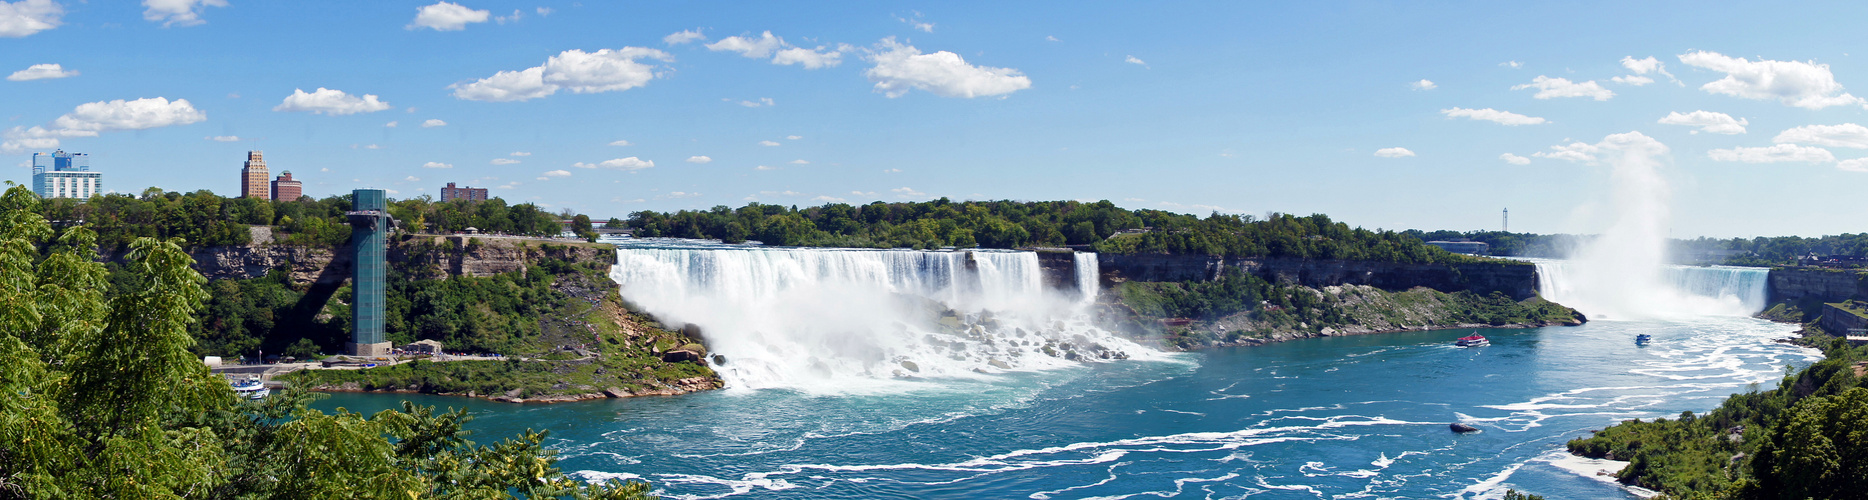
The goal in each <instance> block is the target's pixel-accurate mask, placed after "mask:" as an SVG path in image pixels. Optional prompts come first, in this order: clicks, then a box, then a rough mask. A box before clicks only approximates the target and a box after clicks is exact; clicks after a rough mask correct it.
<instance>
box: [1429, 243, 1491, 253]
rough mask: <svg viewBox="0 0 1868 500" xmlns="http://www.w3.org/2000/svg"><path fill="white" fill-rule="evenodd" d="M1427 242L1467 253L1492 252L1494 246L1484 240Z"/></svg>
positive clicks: (1456, 251)
mask: <svg viewBox="0 0 1868 500" xmlns="http://www.w3.org/2000/svg"><path fill="white" fill-rule="evenodd" d="M1427 244H1428V245H1433V246H1436V247H1440V249H1441V250H1446V251H1448V252H1453V253H1463V254H1466V255H1491V254H1492V246H1491V245H1487V244H1485V242H1483V241H1429V242H1427Z"/></svg>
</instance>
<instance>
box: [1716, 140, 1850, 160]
mask: <svg viewBox="0 0 1868 500" xmlns="http://www.w3.org/2000/svg"><path fill="white" fill-rule="evenodd" d="M1706 156H1708V157H1710V158H1712V160H1713V161H1736V162H1744V163H1781V162H1807V163H1828V162H1832V161H1836V156H1835V155H1834V154H1831V153H1830V152H1829V150H1827V149H1823V148H1818V147H1812V146H1798V145H1796V144H1778V145H1775V146H1765V147H1761V148H1745V147H1738V148H1732V149H1714V150H1711V151H1707V152H1706Z"/></svg>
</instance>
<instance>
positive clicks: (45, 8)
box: [0, 0, 65, 38]
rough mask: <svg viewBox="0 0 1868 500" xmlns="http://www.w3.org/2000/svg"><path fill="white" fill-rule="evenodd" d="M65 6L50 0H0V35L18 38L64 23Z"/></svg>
mask: <svg viewBox="0 0 1868 500" xmlns="http://www.w3.org/2000/svg"><path fill="white" fill-rule="evenodd" d="M63 15H65V8H64V7H60V6H59V5H58V4H57V3H54V2H52V0H20V1H17V2H3V1H0V37H6V38H20V37H25V36H29V35H32V34H33V33H38V32H41V31H45V30H49V29H52V28H57V27H58V25H60V24H65V23H63V22H60V21H59V20H58V18H59V16H63Z"/></svg>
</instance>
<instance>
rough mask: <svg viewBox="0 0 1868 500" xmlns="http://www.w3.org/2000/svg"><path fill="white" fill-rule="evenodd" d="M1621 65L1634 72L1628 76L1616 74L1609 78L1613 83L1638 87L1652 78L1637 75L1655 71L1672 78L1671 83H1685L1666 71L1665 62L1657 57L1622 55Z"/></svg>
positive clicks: (1649, 81)
mask: <svg viewBox="0 0 1868 500" xmlns="http://www.w3.org/2000/svg"><path fill="white" fill-rule="evenodd" d="M1622 67H1624V68H1628V71H1632V72H1634V74H1633V75H1628V76H1618V77H1615V78H1610V80H1613V81H1614V82H1615V83H1622V84H1628V85H1634V86H1636V87H1639V86H1642V85H1647V84H1650V83H1654V79H1653V78H1648V77H1645V76H1639V75H1646V74H1648V73H1657V74H1660V75H1662V76H1666V77H1667V79H1668V80H1673V83H1674V84H1676V85H1680V86H1685V85H1686V83H1684V82H1681V81H1680V79H1679V78H1674V76H1673V73H1668V72H1667V65H1666V63H1662V62H1660V60H1659V59H1655V58H1654V57H1653V56H1648V57H1647V58H1646V59H1635V58H1634V56H1625V57H1622Z"/></svg>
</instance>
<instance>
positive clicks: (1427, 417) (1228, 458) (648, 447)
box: [316, 316, 1817, 499]
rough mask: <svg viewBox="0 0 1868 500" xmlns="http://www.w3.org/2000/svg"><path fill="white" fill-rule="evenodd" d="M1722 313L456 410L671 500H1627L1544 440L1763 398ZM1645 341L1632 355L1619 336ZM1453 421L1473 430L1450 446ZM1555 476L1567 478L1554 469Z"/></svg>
mask: <svg viewBox="0 0 1868 500" xmlns="http://www.w3.org/2000/svg"><path fill="white" fill-rule="evenodd" d="M1791 330H1792V327H1790V326H1787V325H1779V324H1773V323H1769V322H1765V321H1761V320H1756V319H1750V318H1744V317H1720V316H1708V317H1699V318H1694V319H1691V320H1670V321H1595V322H1591V323H1589V324H1587V325H1584V326H1580V327H1551V328H1537V329H1521V330H1513V329H1499V330H1482V331H1480V333H1483V334H1484V335H1486V336H1487V337H1489V338H1491V339H1492V345H1490V346H1487V347H1478V348H1459V347H1454V346H1453V345H1452V340H1453V339H1454V338H1456V337H1460V336H1464V335H1468V334H1470V333H1472V331H1470V330H1459V331H1435V332H1409V333H1394V334H1380V335H1365V336H1353V337H1334V338H1317V339H1304V340H1297V341H1292V342H1285V343H1280V344H1273V345H1266V346H1259V347H1248V348H1226V349H1214V350H1207V351H1199V352H1192V353H1180V354H1171V355H1164V356H1159V357H1156V358H1154V359H1147V360H1124V361H1116V362H1098V363H1090V364H1079V365H1071V366H1066V367H1061V368H1055V367H1046V368H1042V369H1032V370H1026V371H1016V370H1015V371H1009V372H1006V373H1001V374H996V375H993V376H989V377H963V378H960V377H957V378H924V379H916V380H913V381H911V382H906V383H897V384H893V385H890V386H888V387H887V389H886V390H880V391H879V390H877V389H875V388H865V389H864V390H861V391H856V392H852V393H847V394H840V393H835V392H825V391H824V390H822V388H813V389H811V390H795V389H784V388H765V389H756V390H751V389H729V390H722V391H715V392H709V393H701V394H693V395H687V396H680V397H651V398H631V399H621V400H602V401H592V402H582V403H572V404H554V405H530V404H527V405H512V404H505V403H492V402H487V401H484V400H470V399H460V398H447V397H434V396H409V395H386V394H336V395H334V396H333V397H331V398H330V399H327V400H324V401H321V402H319V403H318V404H317V405H316V406H318V407H320V408H323V409H327V410H329V409H332V408H335V407H346V408H349V409H351V410H363V411H374V410H377V409H382V408H390V407H395V406H397V405H399V403H400V401H401V400H403V399H405V398H406V399H412V400H414V401H415V402H417V403H419V404H428V405H436V406H441V407H461V406H465V407H468V408H471V409H472V410H473V412H474V414H475V415H476V417H477V418H476V420H475V421H473V422H472V423H471V424H470V426H469V427H470V428H471V429H473V430H474V431H475V432H476V433H477V434H476V437H478V438H479V441H481V442H483V443H484V442H490V441H493V440H495V439H498V438H501V437H503V436H509V435H512V434H514V433H516V432H518V431H520V430H523V429H526V428H535V429H549V430H550V431H551V445H552V446H553V447H554V448H556V449H558V450H560V452H561V457H562V458H563V461H562V462H561V463H560V466H561V467H563V468H564V470H566V471H573V472H574V473H575V474H577V475H579V476H581V477H585V478H589V479H602V478H641V479H645V480H648V481H651V482H653V483H654V485H655V487H656V492H657V493H658V494H661V495H666V496H669V497H673V498H1034V499H1046V498H1137V497H1139V498H1243V497H1247V496H1251V497H1257V498H1376V497H1381V498H1435V497H1438V498H1496V497H1498V496H1500V495H1502V493H1503V491H1504V489H1505V488H1507V487H1514V488H1517V489H1520V490H1524V491H1529V492H1533V493H1538V494H1543V495H1547V496H1550V497H1552V498H1617V497H1624V498H1632V497H1633V494H1632V493H1630V492H1629V491H1627V490H1624V489H1622V488H1620V487H1619V486H1617V485H1614V484H1612V483H1610V482H1608V481H1607V480H1606V478H1604V477H1601V476H1597V475H1593V474H1591V472H1593V471H1595V470H1598V469H1602V468H1604V467H1610V468H1612V467H1614V466H1613V465H1612V464H1610V465H1602V464H1593V465H1592V464H1588V463H1584V462H1586V461H1581V460H1577V459H1574V458H1572V457H1569V456H1568V455H1567V454H1566V453H1564V452H1563V451H1562V450H1563V443H1564V442H1565V441H1567V440H1569V439H1573V438H1576V437H1579V436H1584V435H1586V434H1587V432H1588V431H1589V430H1592V429H1600V428H1602V427H1604V426H1607V425H1610V424H1612V423H1614V422H1616V421H1619V420H1623V419H1628V418H1653V417H1662V416H1667V417H1671V416H1674V415H1677V414H1679V413H1680V412H1682V411H1689V410H1690V411H1694V412H1703V411H1706V410H1708V409H1710V408H1712V407H1714V406H1716V405H1717V404H1718V403H1719V401H1720V400H1722V399H1723V398H1724V397H1725V396H1726V395H1728V394H1731V393H1734V392H1739V391H1745V390H1752V389H1754V388H1755V386H1751V384H1757V383H1762V384H1763V385H1765V386H1766V388H1768V387H1769V386H1770V385H1773V384H1774V381H1775V380H1776V379H1777V378H1778V377H1780V376H1781V375H1782V373H1783V370H1784V367H1785V366H1786V365H1790V366H1802V365H1804V364H1807V363H1808V362H1810V361H1812V360H1814V359H1816V358H1817V353H1815V352H1814V351H1812V350H1808V349H1802V348H1797V347H1792V346H1788V345H1783V344H1777V343H1772V342H1771V340H1772V339H1776V338H1782V337H1785V336H1787V335H1788V334H1789V333H1790V331H1791ZM1640 333H1647V334H1651V335H1653V336H1654V339H1655V340H1654V342H1653V343H1651V344H1650V345H1647V346H1644V347H1637V346H1635V345H1634V342H1633V338H1634V336H1635V335H1636V334H1640ZM1451 422H1466V423H1469V424H1471V425H1474V426H1476V427H1478V428H1480V429H1482V432H1479V433H1475V434H1466V435H1456V434H1453V433H1451V432H1450V431H1449V430H1448V429H1447V424H1448V423H1451ZM1566 467H1567V468H1566Z"/></svg>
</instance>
